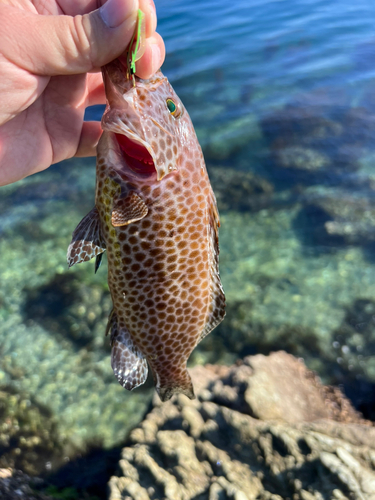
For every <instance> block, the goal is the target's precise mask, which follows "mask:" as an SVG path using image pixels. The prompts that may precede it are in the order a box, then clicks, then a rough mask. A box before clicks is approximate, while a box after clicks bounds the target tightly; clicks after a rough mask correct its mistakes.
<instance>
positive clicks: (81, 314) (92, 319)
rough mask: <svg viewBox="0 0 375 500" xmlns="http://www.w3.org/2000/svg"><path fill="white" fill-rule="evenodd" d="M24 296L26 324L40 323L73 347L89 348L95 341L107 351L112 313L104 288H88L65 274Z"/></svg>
mask: <svg viewBox="0 0 375 500" xmlns="http://www.w3.org/2000/svg"><path fill="white" fill-rule="evenodd" d="M26 292H27V293H26V302H25V308H24V314H25V318H26V321H29V322H30V321H33V322H37V323H39V324H40V325H42V326H43V327H44V328H45V329H46V330H48V331H50V332H53V333H54V334H59V335H61V337H62V338H64V339H69V340H70V341H71V342H73V344H74V345H75V346H76V347H86V348H90V347H91V348H92V347H93V346H92V344H93V342H94V341H95V340H96V342H97V343H100V345H101V346H103V347H104V346H105V347H107V348H108V349H109V342H108V341H107V339H106V338H105V336H104V332H105V328H106V324H107V321H108V314H109V311H110V310H111V299H110V294H109V291H108V290H107V289H106V286H103V287H102V286H100V285H93V284H89V285H88V284H87V283H85V281H84V280H83V279H81V277H80V274H79V273H75V274H73V273H67V274H56V275H55V276H54V277H53V278H52V280H51V281H50V282H49V283H47V284H43V285H42V286H40V287H39V288H34V289H30V290H26Z"/></svg>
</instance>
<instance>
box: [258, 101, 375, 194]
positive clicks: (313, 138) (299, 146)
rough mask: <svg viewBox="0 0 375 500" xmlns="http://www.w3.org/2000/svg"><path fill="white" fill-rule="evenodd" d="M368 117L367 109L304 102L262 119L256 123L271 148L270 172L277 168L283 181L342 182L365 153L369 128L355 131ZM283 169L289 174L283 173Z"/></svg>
mask: <svg viewBox="0 0 375 500" xmlns="http://www.w3.org/2000/svg"><path fill="white" fill-rule="evenodd" d="M372 122H373V117H369V116H368V113H367V114H366V110H362V109H352V110H350V111H347V110H346V109H345V110H344V109H342V107H340V106H323V107H322V106H319V105H318V106H317V105H316V103H314V102H311V103H308V102H303V103H300V104H297V103H294V104H289V105H287V106H286V107H285V108H283V109H280V110H276V111H275V112H274V113H272V114H270V115H268V116H266V117H264V118H263V120H262V123H261V126H262V131H263V134H264V136H265V137H266V139H267V141H268V144H269V146H270V149H271V160H272V161H271V170H274V172H273V175H274V176H280V173H279V174H277V171H278V170H280V169H282V170H283V176H284V177H285V178H284V182H285V181H287V180H288V182H289V183H293V184H295V183H296V182H297V183H303V184H306V183H307V184H309V183H316V182H318V183H321V182H322V181H324V182H326V181H327V179H332V177H334V178H335V184H337V182H338V181H344V182H347V178H348V173H349V172H350V173H351V172H354V171H356V170H358V169H359V167H360V163H359V161H358V160H359V158H360V157H361V156H363V155H364V154H365V152H366V146H367V145H368V133H367V134H366V133H359V132H358V129H361V127H360V126H359V125H360V124H363V123H365V124H366V127H367V129H368V128H369V126H370V124H371V123H372ZM288 172H289V175H290V177H289V178H288Z"/></svg>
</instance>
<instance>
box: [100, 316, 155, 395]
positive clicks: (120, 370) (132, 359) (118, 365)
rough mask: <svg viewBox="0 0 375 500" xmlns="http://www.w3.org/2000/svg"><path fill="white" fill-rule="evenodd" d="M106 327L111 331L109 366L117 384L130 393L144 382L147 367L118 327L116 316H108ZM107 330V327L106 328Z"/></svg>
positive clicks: (131, 342)
mask: <svg viewBox="0 0 375 500" xmlns="http://www.w3.org/2000/svg"><path fill="white" fill-rule="evenodd" d="M108 326H109V329H110V331H111V346H112V353H111V366H112V369H113V373H114V374H115V376H116V378H117V380H118V381H119V383H120V384H121V385H122V386H123V387H125V389H127V390H128V391H131V390H133V389H135V388H136V387H138V386H139V385H142V384H144V383H145V382H146V379H147V373H148V367H147V361H146V359H145V358H144V357H143V355H142V353H141V352H140V351H139V350H138V349H137V348H136V347H135V345H134V344H133V341H132V338H131V335H130V333H129V332H128V330H127V329H126V327H125V326H121V327H119V326H118V323H117V314H116V313H114V312H113V311H112V312H111V314H110V317H109V321H108ZM107 330H108V327H107Z"/></svg>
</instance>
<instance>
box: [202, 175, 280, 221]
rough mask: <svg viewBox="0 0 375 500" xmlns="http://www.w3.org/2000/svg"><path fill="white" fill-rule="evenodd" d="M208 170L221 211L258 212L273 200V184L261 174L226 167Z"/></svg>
mask: <svg viewBox="0 0 375 500" xmlns="http://www.w3.org/2000/svg"><path fill="white" fill-rule="evenodd" d="M208 172H209V175H210V180H211V184H212V187H213V189H214V192H215V196H216V200H217V204H218V207H219V210H220V211H221V210H238V211H240V212H242V211H250V212H256V211H258V210H262V209H263V208H266V207H267V206H269V205H270V203H271V202H272V194H273V186H272V184H271V183H269V182H268V181H267V180H266V179H263V178H262V177H260V176H259V175H256V174H253V173H252V172H240V171H238V170H235V169H233V168H226V167H214V168H209V167H208Z"/></svg>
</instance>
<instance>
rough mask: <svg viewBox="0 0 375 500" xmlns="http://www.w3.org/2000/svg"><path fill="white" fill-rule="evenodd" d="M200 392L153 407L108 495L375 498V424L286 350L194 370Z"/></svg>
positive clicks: (114, 498)
mask: <svg viewBox="0 0 375 500" xmlns="http://www.w3.org/2000/svg"><path fill="white" fill-rule="evenodd" d="M191 373H192V376H193V380H194V385H195V390H196V394H197V399H196V400H194V401H190V400H188V399H187V398H185V397H184V396H179V397H176V398H174V399H173V400H172V401H170V402H168V403H164V404H161V403H160V401H159V400H157V399H156V397H155V400H154V408H153V410H152V411H151V412H150V413H149V414H148V415H147V417H146V419H145V420H144V421H143V422H142V424H141V425H140V426H139V427H138V428H136V429H135V430H134V431H133V432H132V434H131V438H130V439H131V442H132V444H130V445H129V446H128V447H126V448H124V449H123V452H122V460H121V461H120V469H121V473H120V475H119V477H112V478H111V480H110V482H109V488H110V500H125V499H126V500H128V499H137V500H148V499H153V500H154V499H164V498H166V499H173V500H178V499H181V500H188V499H194V500H203V499H208V500H223V499H226V498H228V499H229V498H234V499H236V500H245V499H249V500H282V499H283V500H284V499H285V500H287V499H290V500H325V499H335V500H349V499H350V500H351V499H355V500H357V499H358V500H374V499H375V428H374V427H372V425H371V424H370V423H369V422H366V421H364V420H363V419H362V418H361V416H360V415H359V414H357V413H356V412H355V411H354V410H353V408H352V407H351V405H350V403H349V402H348V400H347V399H346V398H345V397H344V396H343V395H342V394H341V392H340V391H339V390H338V389H334V388H329V387H324V386H322V385H321V383H320V382H319V379H317V378H316V377H315V376H314V374H313V373H312V372H310V371H309V370H307V369H306V367H305V366H304V364H303V363H302V362H301V361H298V360H297V359H295V358H294V357H293V356H291V355H289V354H286V353H285V352H277V353H273V354H271V355H270V356H268V357H265V356H263V355H257V356H249V357H247V358H245V359H244V360H243V362H241V363H240V364H238V365H237V366H232V367H224V366H210V365H207V366H206V367H202V366H198V367H196V368H194V369H193V370H191Z"/></svg>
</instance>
